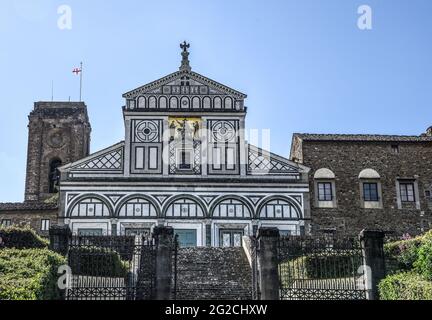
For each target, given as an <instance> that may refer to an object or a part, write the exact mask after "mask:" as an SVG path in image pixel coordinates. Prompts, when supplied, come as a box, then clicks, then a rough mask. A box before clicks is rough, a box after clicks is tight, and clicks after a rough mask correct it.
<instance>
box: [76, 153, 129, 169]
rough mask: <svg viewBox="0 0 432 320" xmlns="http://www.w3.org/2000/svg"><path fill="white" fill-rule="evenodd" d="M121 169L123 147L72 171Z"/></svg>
mask: <svg viewBox="0 0 432 320" xmlns="http://www.w3.org/2000/svg"><path fill="white" fill-rule="evenodd" d="M122 167H123V147H121V148H118V149H117V150H113V151H111V152H108V153H106V154H103V155H101V156H99V157H97V158H93V159H91V160H89V161H87V162H84V163H82V164H80V165H78V166H76V167H74V169H81V170H87V169H91V170H119V169H122Z"/></svg>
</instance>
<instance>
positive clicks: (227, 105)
mask: <svg viewBox="0 0 432 320" xmlns="http://www.w3.org/2000/svg"><path fill="white" fill-rule="evenodd" d="M232 108H233V100H232V99H231V98H230V97H227V98H225V109H232Z"/></svg>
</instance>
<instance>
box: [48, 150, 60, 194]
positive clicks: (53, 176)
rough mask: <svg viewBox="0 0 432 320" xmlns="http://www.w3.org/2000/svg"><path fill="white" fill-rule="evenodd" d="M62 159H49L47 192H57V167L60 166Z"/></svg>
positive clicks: (58, 174)
mask: <svg viewBox="0 0 432 320" xmlns="http://www.w3.org/2000/svg"><path fill="white" fill-rule="evenodd" d="M61 165H62V161H61V160H60V159H58V158H55V159H53V160H51V161H50V164H49V193H57V192H58V188H57V187H58V182H59V179H60V172H59V171H58V168H59V167H61Z"/></svg>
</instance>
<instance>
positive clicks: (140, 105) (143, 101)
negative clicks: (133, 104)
mask: <svg viewBox="0 0 432 320" xmlns="http://www.w3.org/2000/svg"><path fill="white" fill-rule="evenodd" d="M138 108H139V109H145V108H146V98H144V97H139V98H138Z"/></svg>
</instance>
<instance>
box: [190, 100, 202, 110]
mask: <svg viewBox="0 0 432 320" xmlns="http://www.w3.org/2000/svg"><path fill="white" fill-rule="evenodd" d="M192 105H193V108H194V109H199V108H200V107H201V102H200V98H198V97H194V98H193V99H192Z"/></svg>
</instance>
